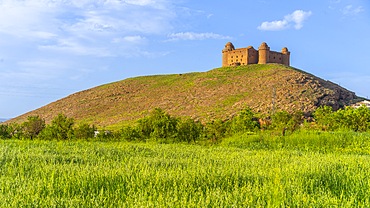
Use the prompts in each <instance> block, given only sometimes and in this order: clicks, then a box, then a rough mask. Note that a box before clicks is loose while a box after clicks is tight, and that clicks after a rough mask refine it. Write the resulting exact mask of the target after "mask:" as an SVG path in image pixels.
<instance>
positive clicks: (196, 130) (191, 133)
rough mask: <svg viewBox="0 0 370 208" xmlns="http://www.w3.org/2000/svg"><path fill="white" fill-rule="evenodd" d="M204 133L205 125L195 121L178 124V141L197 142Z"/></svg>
mask: <svg viewBox="0 0 370 208" xmlns="http://www.w3.org/2000/svg"><path fill="white" fill-rule="evenodd" d="M202 131H203V125H202V124H201V123H200V122H196V121H194V120H193V119H190V118H188V119H182V120H180V121H179V122H178V124H177V137H176V139H177V141H179V142H188V143H190V142H196V141H198V140H199V139H200V137H201V135H202Z"/></svg>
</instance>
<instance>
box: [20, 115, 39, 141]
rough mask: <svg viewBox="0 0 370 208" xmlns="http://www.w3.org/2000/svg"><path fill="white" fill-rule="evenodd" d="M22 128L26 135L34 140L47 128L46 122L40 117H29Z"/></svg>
mask: <svg viewBox="0 0 370 208" xmlns="http://www.w3.org/2000/svg"><path fill="white" fill-rule="evenodd" d="M22 126H23V133H24V135H25V136H26V137H27V138H29V139H31V140H32V139H34V138H35V137H37V136H38V135H39V133H40V132H41V131H42V130H43V129H44V128H45V120H44V119H42V118H40V117H39V116H29V117H28V118H27V121H26V122H24V123H23V125H22Z"/></svg>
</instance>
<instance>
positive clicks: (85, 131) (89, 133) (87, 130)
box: [74, 123, 96, 139]
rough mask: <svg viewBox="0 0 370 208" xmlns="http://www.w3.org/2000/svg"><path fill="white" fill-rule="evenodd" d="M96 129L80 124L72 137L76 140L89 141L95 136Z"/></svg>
mask: <svg viewBox="0 0 370 208" xmlns="http://www.w3.org/2000/svg"><path fill="white" fill-rule="evenodd" d="M95 131H96V127H95V126H94V125H92V126H90V125H89V124H86V123H84V124H80V125H79V126H78V127H76V128H75V129H74V136H75V138H76V139H91V138H94V136H95Z"/></svg>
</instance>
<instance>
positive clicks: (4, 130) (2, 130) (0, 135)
mask: <svg viewBox="0 0 370 208" xmlns="http://www.w3.org/2000/svg"><path fill="white" fill-rule="evenodd" d="M10 138H11V135H10V132H9V127H8V125H6V124H0V139H10Z"/></svg>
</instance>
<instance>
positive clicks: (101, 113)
mask: <svg viewBox="0 0 370 208" xmlns="http://www.w3.org/2000/svg"><path fill="white" fill-rule="evenodd" d="M356 99H357V97H356V95H355V94H354V93H353V92H350V91H348V90H346V89H344V88H342V87H340V86H339V85H336V84H334V83H332V82H329V81H324V80H322V79H320V78H318V77H315V76H313V75H311V74H308V73H305V72H303V71H301V70H298V69H295V68H292V67H287V66H283V65H279V64H267V65H248V66H239V67H224V68H217V69H213V70H210V71H208V72H197V73H187V74H172V75H155V76H143V77H135V78H129V79H125V80H122V81H118V82H114V83H109V84H105V85H102V86H98V87H95V88H91V89H88V90H84V91H81V92H78V93H75V94H72V95H70V96H68V97H66V98H63V99H61V100H58V101H56V102H53V103H50V104H48V105H46V106H44V107H41V108H39V109H36V110H34V111H31V112H29V113H26V114H24V115H21V116H19V117H17V118H15V119H13V120H11V121H10V122H23V121H25V120H26V119H27V117H28V116H31V115H40V116H41V117H42V118H44V119H45V120H46V122H50V121H51V119H52V118H53V117H55V116H56V115H57V114H58V113H64V114H65V115H67V116H68V117H73V118H75V119H76V121H77V122H81V121H83V122H88V123H93V124H96V125H98V126H106V127H109V126H118V125H122V124H126V123H130V122H132V121H134V120H136V119H138V118H141V117H143V116H144V115H146V114H147V112H148V111H150V110H152V109H154V108H157V107H158V108H162V109H164V110H165V111H166V112H168V113H170V114H171V115H176V116H190V117H192V118H193V119H197V120H202V121H208V120H210V119H214V118H221V119H227V118H229V117H232V116H233V115H234V114H236V113H237V112H239V111H240V110H241V109H243V108H245V107H246V106H249V107H251V108H252V109H253V110H254V111H255V112H258V113H262V114H264V113H269V112H272V111H274V110H287V111H290V112H292V111H296V110H301V111H304V112H306V113H310V112H312V111H313V110H314V109H316V107H317V106H319V105H330V106H333V107H334V109H336V108H339V107H341V106H343V105H348V104H350V103H351V102H354V101H355V100H356Z"/></svg>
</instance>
